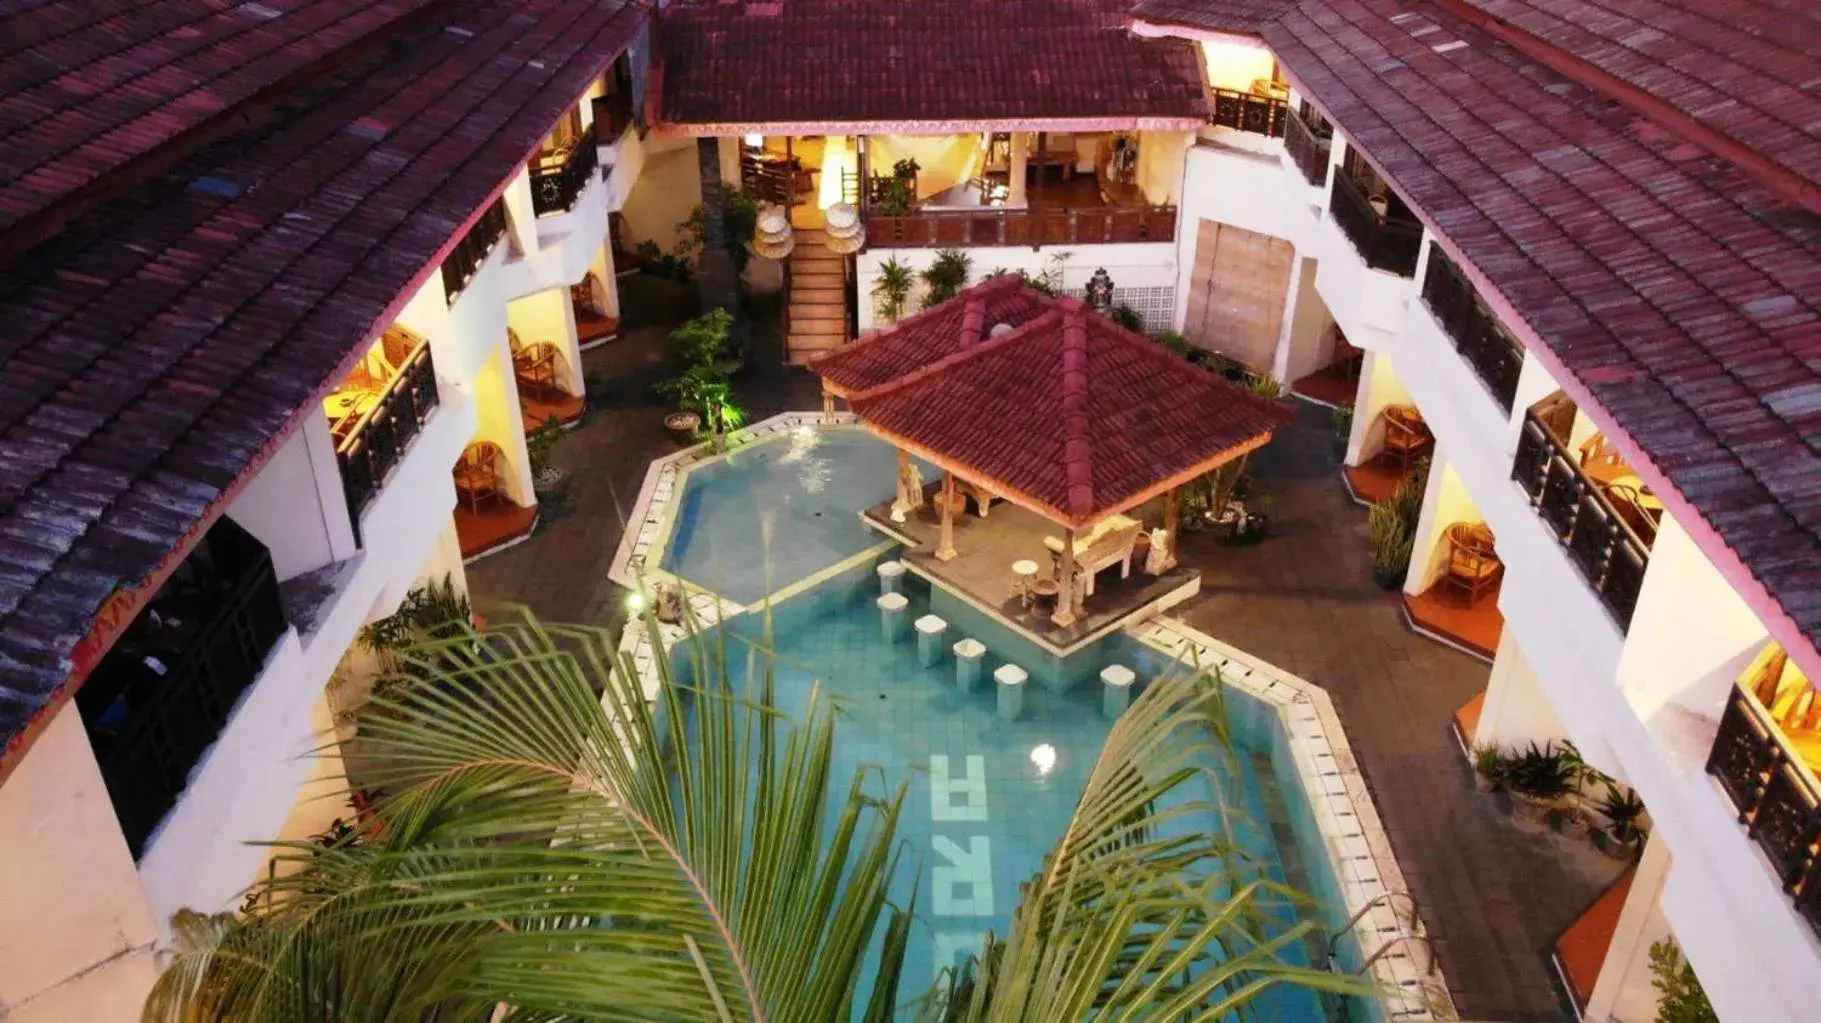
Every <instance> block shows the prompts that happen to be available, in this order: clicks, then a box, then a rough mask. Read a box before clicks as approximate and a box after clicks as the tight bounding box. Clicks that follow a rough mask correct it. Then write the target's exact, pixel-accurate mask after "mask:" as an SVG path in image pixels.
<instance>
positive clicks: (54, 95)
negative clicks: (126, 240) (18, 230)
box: [0, 0, 431, 232]
mask: <svg viewBox="0 0 1821 1023" xmlns="http://www.w3.org/2000/svg"><path fill="white" fill-rule="evenodd" d="M429 2H431V0H339V2H336V3H320V2H315V0H264V2H261V3H222V2H220V0H145V2H138V3H131V4H106V3H81V2H77V0H46V2H43V3H36V4H32V3H8V4H3V5H0V7H3V8H4V14H0V19H3V20H4V24H5V26H6V31H4V32H0V232H3V231H5V230H7V229H8V228H10V227H12V226H14V225H15V224H16V223H18V222H19V221H20V220H21V219H22V218H26V217H30V216H32V215H34V214H38V213H41V212H43V211H45V210H46V208H47V207H50V206H52V205H53V204H55V203H57V202H59V201H61V200H64V199H67V198H69V197H70V196H71V195H72V194H73V193H76V192H78V191H79V190H81V189H83V188H85V187H88V186H91V185H94V184H95V183H96V181H97V180H98V179H101V178H102V177H103V176H104V175H107V174H110V173H111V172H113V171H115V170H117V169H119V168H121V167H123V166H127V167H128V168H129V169H132V168H131V165H132V164H133V162H134V161H136V160H139V159H141V158H143V157H144V156H146V154H147V153H149V152H151V151H152V150H154V149H156V148H157V147H159V146H161V145H163V144H165V143H167V142H169V141H170V140H171V139H173V138H174V137H176V136H177V135H179V134H181V133H183V132H186V131H189V130H192V129H195V128H197V127H198V126H200V125H202V124H204V123H205V122H207V121H209V120H210V119H211V118H216V117H218V116H220V115H222V114H224V113H225V112H227V111H229V110H230V109H232V108H233V107H235V106H236V105H237V104H239V103H241V102H243V101H245V100H247V99H249V98H251V97H253V96H254V95H255V94H256V93H258V92H259V91H260V90H262V89H266V88H268V87H271V86H272V85H273V84H274V83H277V82H279V81H280V80H281V79H284V78H285V77H287V76H289V75H293V74H297V73H298V72H300V71H303V70H304V69H306V68H308V67H310V66H311V65H313V64H314V63H316V62H317V61H320V60H322V59H323V58H324V57H325V56H328V55H330V54H334V53H336V52H338V51H341V50H342V49H343V48H344V47H348V46H350V45H351V44H357V43H359V42H361V41H362V40H364V39H366V38H368V37H370V36H372V35H374V34H376V33H377V32H378V30H380V29H382V28H383V27H385V26H387V25H388V23H391V22H393V21H395V20H397V19H399V18H401V17H402V16H403V15H405V14H407V13H409V12H410V11H412V10H413V9H416V8H419V7H422V6H424V5H425V4H427V3H429Z"/></svg>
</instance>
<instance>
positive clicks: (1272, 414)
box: [816, 285, 1292, 528]
mask: <svg viewBox="0 0 1821 1023" xmlns="http://www.w3.org/2000/svg"><path fill="white" fill-rule="evenodd" d="M987 287H989V288H992V289H993V290H990V291H987V297H984V298H983V297H982V295H981V292H982V291H983V290H984V289H982V288H976V289H972V291H971V292H970V293H964V294H963V295H959V296H957V297H956V298H954V299H951V300H950V301H949V302H947V303H944V305H945V306H954V305H959V306H961V307H962V308H963V309H969V310H971V308H972V307H973V305H974V304H975V303H981V304H983V305H991V304H993V303H994V302H995V301H1003V302H1008V303H1009V302H1010V301H1011V296H1012V295H1019V296H1022V299H1023V301H1024V302H1025V303H1027V304H1028V305H1029V306H1031V307H1035V308H1040V309H1041V310H1042V311H1041V313H1040V314H1039V315H1037V316H1036V317H1034V318H1030V319H1027V320H1026V321H1025V322H1024V323H1023V324H1022V325H1021V326H1017V327H1016V328H1015V329H1014V330H1011V331H1009V332H1002V333H1001V335H1000V336H999V337H991V336H988V337H987V338H986V339H985V340H980V341H976V342H973V343H966V342H963V341H957V340H956V339H954V338H947V339H931V338H930V332H931V331H930V328H929V326H928V324H929V323H931V322H935V321H937V320H938V319H939V318H940V317H939V316H931V317H930V318H929V319H928V320H925V321H924V322H923V323H917V322H914V321H907V323H906V324H905V328H906V336H905V337H902V338H898V339H896V341H895V342H894V341H893V339H892V335H893V334H897V333H898V330H896V329H895V330H893V331H889V332H887V333H886V334H882V335H880V336H879V337H877V338H873V339H870V340H869V341H867V342H863V343H862V344H860V345H855V346H853V349H854V350H859V349H860V348H862V347H863V346H865V345H870V346H874V351H875V352H886V351H890V352H894V353H896V356H897V357H899V358H901V359H902V360H903V361H904V362H905V363H906V364H909V363H910V362H912V361H914V353H913V352H912V350H911V349H913V347H914V345H915V343H916V342H915V340H914V339H916V338H923V339H924V343H925V344H926V345H928V346H929V350H931V351H934V352H940V353H941V354H939V355H938V356H937V357H936V358H933V359H928V360H926V361H925V362H924V364H923V365H921V366H920V367H919V368H915V369H912V370H910V371H909V372H907V373H904V374H902V375H899V376H897V377H895V378H893V379H891V380H889V381H887V382H885V383H882V384H878V385H876V386H874V387H872V388H871V389H869V390H865V391H861V392H858V393H853V394H851V395H850V397H849V399H848V400H849V403H850V404H851V405H852V407H853V409H854V412H855V413H856V414H858V415H859V417H860V418H861V419H862V420H863V421H865V423H866V424H867V425H868V426H869V427H871V428H872V429H873V430H874V431H875V432H877V433H879V434H881V435H882V436H884V437H886V438H887V439H889V440H891V441H893V442H894V443H896V444H898V445H899V446H901V447H903V448H906V449H907V450H909V451H911V452H913V453H915V454H917V455H919V456H921V457H923V458H925V459H926V460H928V461H930V462H932V463H934V464H935V465H937V466H940V467H941V468H943V469H946V470H948V471H951V472H954V473H956V474H958V475H960V476H961V477H963V478H966V479H969V480H973V481H976V482H978V483H981V484H984V485H986V486H987V487H988V488H990V489H992V490H994V491H995V492H997V493H999V494H1001V495H1002V496H1004V497H1005V498H1006V499H1007V500H1010V501H1012V502H1013V503H1015V504H1019V505H1023V506H1025V507H1027V508H1030V509H1031V510H1032V511H1035V512H1038V513H1039V514H1042V515H1044V516H1046V517H1048V518H1051V519H1054V520H1055V521H1057V522H1060V523H1063V524H1065V525H1068V526H1070V527H1073V528H1082V527H1085V526H1088V525H1090V524H1092V523H1094V522H1096V521H1099V520H1100V519H1103V518H1106V517H1107V516H1109V515H1112V514H1115V513H1117V512H1121V511H1125V510H1128V509H1130V508H1133V507H1135V506H1137V505H1139V504H1142V503H1144V502H1145V501H1148V500H1150V499H1151V498H1152V497H1155V496H1157V495H1159V494H1161V493H1164V492H1165V491H1167V490H1169V489H1170V488H1172V487H1175V486H1179V485H1181V484H1183V483H1186V482H1188V481H1189V480H1192V479H1194V478H1195V477H1197V476H1200V475H1201V474H1203V473H1206V472H1208V471H1210V470H1212V469H1215V468H1218V467H1219V466H1221V465H1222V464H1224V463H1226V462H1228V461H1230V460H1232V459H1234V458H1237V457H1239V456H1240V455H1242V454H1245V453H1246V452H1248V451H1251V450H1253V449H1254V448H1257V447H1259V446H1261V445H1262V444H1264V443H1265V442H1266V441H1267V440H1269V439H1270V438H1271V434H1272V432H1273V431H1275V430H1276V429H1277V427H1278V426H1280V425H1282V424H1283V423H1284V422H1286V421H1288V420H1289V418H1290V416H1291V415H1292V413H1291V411H1290V409H1289V407H1288V406H1287V405H1285V404H1284V403H1282V402H1276V401H1272V400H1270V399H1267V398H1261V397H1259V396H1257V395H1255V394H1252V393H1251V392H1249V391H1246V390H1244V389H1242V388H1239V387H1235V386H1233V385H1232V384H1229V383H1227V382H1226V381H1225V380H1223V379H1221V378H1220V377H1219V376H1218V375H1217V374H1214V373H1211V372H1209V371H1207V370H1204V369H1202V368H1200V367H1198V366H1195V365H1193V364H1191V363H1189V362H1187V361H1186V360H1184V359H1181V358H1178V357H1177V356H1175V355H1173V354H1171V353H1170V352H1168V351H1166V350H1165V349H1163V348H1162V347H1161V346H1159V345H1158V344H1157V343H1156V342H1154V341H1152V340H1150V339H1149V338H1146V337H1144V336H1143V335H1141V334H1137V333H1134V332H1132V331H1129V330H1126V329H1124V328H1122V327H1120V326H1119V325H1117V324H1115V323H1114V322H1113V321H1111V320H1109V319H1107V318H1106V317H1105V316H1102V315H1100V314H1099V313H1097V312H1095V311H1093V310H1091V309H1089V308H1088V307H1087V306H1086V305H1085V304H1083V303H1082V302H1081V301H1080V300H1078V299H1072V298H1065V299H1052V298H1049V297H1047V296H1044V295H1042V294H1040V293H1038V292H1035V291H1033V290H1031V289H1029V288H1015V289H1014V290H1012V291H1010V292H1007V293H1001V292H1000V291H999V290H997V289H998V288H1003V287H1005V286H1004V285H997V286H992V285H989V286H987ZM942 312H943V310H942V308H941V307H938V308H937V309H933V310H931V313H932V314H940V313H942ZM966 319H967V320H971V319H972V318H971V317H968V318H966ZM985 322H986V323H987V324H991V323H992V320H991V319H990V318H988V319H987V320H986V321H985ZM972 326H973V325H972V323H971V322H970V323H969V327H972ZM985 330H986V331H987V332H989V334H990V331H991V326H990V325H989V326H987V327H985ZM962 332H963V333H966V334H968V335H969V336H970V337H976V336H978V335H977V334H975V333H974V331H973V330H972V329H968V328H965V327H964V328H963V330H962ZM826 362H828V363H832V362H834V358H833V357H832V356H831V357H829V358H828V359H827V360H826ZM816 369H817V371H818V372H824V371H825V363H818V364H817V365H816Z"/></svg>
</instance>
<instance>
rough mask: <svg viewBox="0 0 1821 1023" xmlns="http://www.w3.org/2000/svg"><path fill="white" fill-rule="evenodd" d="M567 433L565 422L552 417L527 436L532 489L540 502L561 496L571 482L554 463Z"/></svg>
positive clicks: (565, 473) (527, 453)
mask: <svg viewBox="0 0 1821 1023" xmlns="http://www.w3.org/2000/svg"><path fill="white" fill-rule="evenodd" d="M566 432H567V431H566V430H565V429H564V427H563V421H562V420H561V419H558V418H557V417H556V416H551V417H549V418H548V419H545V420H544V422H543V425H541V426H539V427H538V428H537V429H535V430H533V431H531V432H530V433H529V434H527V435H526V436H525V454H526V455H527V456H528V457H529V458H530V459H531V489H532V490H533V491H535V492H536V493H537V496H538V499H539V500H543V499H545V498H550V497H555V496H557V495H558V494H561V493H562V492H563V487H564V485H565V484H567V483H568V482H569V473H568V472H566V471H564V470H563V469H562V468H561V467H560V466H558V465H557V464H556V463H555V462H554V461H552V458H553V456H555V454H556V445H557V442H558V441H560V440H562V439H563V435H564V434H565V433H566Z"/></svg>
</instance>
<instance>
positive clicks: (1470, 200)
mask: <svg viewBox="0 0 1821 1023" xmlns="http://www.w3.org/2000/svg"><path fill="white" fill-rule="evenodd" d="M1732 6H1736V5H1732ZM1601 9H1602V10H1603V9H1604V8H1601ZM1596 15H1597V12H1596V11H1594V10H1593V9H1592V6H1591V5H1590V6H1589V8H1588V14H1587V18H1586V20H1587V21H1589V22H1598V21H1599V19H1598V17H1597V16H1596ZM1264 38H1265V41H1266V43H1267V44H1268V45H1270V46H1271V48H1272V49H1273V50H1274V51H1275V52H1276V53H1277V54H1278V57H1279V59H1280V60H1282V61H1283V62H1284V63H1285V64H1286V65H1287V67H1288V70H1289V72H1290V74H1291V76H1292V78H1293V79H1294V81H1295V82H1296V83H1297V85H1298V86H1299V88H1300V89H1302V90H1303V91H1304V92H1305V93H1308V94H1311V95H1312V96H1313V97H1314V100H1315V102H1316V103H1317V104H1318V105H1319V106H1321V107H1322V108H1323V111H1324V112H1325V113H1326V114H1328V115H1329V116H1330V118H1331V119H1332V120H1334V121H1335V122H1336V123H1337V124H1338V125H1339V126H1340V127H1341V129H1342V130H1343V131H1344V132H1345V134H1346V136H1347V139H1348V141H1349V142H1350V143H1356V144H1357V145H1358V147H1359V148H1360V149H1361V150H1362V151H1363V152H1364V153H1365V154H1366V155H1367V156H1368V157H1369V158H1370V159H1371V161H1372V162H1373V163H1375V164H1377V165H1378V166H1379V168H1380V169H1381V170H1382V171H1385V172H1387V174H1388V176H1389V178H1390V179H1391V180H1392V182H1393V183H1394V186H1395V187H1396V188H1397V189H1398V191H1399V192H1400V193H1402V195H1403V197H1404V198H1405V199H1406V200H1408V201H1409V203H1410V205H1411V206H1412V207H1413V208H1415V209H1416V210H1417V211H1418V212H1419V213H1420V214H1421V215H1422V216H1423V217H1424V219H1425V220H1427V222H1428V223H1429V224H1430V225H1431V226H1432V227H1433V228H1435V229H1437V230H1438V231H1439V232H1440V233H1441V234H1442V235H1443V236H1445V238H1446V240H1447V242H1448V243H1449V245H1450V247H1451V248H1452V249H1453V250H1454V253H1455V254H1456V255H1457V256H1464V257H1465V264H1466V265H1467V267H1468V269H1469V271H1470V273H1471V274H1473V275H1475V276H1476V279H1477V283H1478V284H1479V285H1480V286H1481V288H1482V290H1484V291H1485V292H1486V293H1487V295H1488V298H1489V300H1491V301H1493V302H1494V303H1495V305H1498V306H1502V307H1503V308H1504V309H1505V310H1506V311H1507V313H1509V314H1515V315H1513V316H1510V317H1509V318H1510V319H1512V321H1513V322H1514V324H1521V325H1524V326H1527V327H1528V328H1529V333H1530V335H1531V336H1532V337H1534V338H1537V339H1540V342H1541V344H1542V346H1543V347H1542V348H1541V349H1540V350H1539V352H1538V354H1539V355H1540V356H1541V357H1543V358H1544V360H1545V362H1546V363H1548V364H1550V365H1551V367H1552V369H1553V370H1554V371H1555V372H1557V373H1558V375H1562V374H1565V377H1566V381H1565V385H1566V386H1568V387H1569V389H1570V390H1571V392H1572V393H1574V394H1575V395H1576V396H1577V398H1579V399H1580V400H1581V401H1582V402H1583V403H1586V402H1587V401H1588V400H1589V399H1591V402H1592V404H1593V405H1594V406H1596V407H1595V409H1594V412H1595V415H1596V418H1597V417H1599V416H1600V415H1602V414H1604V415H1605V416H1607V417H1608V418H1609V419H1610V421H1611V423H1612V424H1613V425H1616V426H1617V428H1618V430H1619V431H1620V434H1621V437H1620V440H1621V442H1623V440H1624V438H1626V437H1628V438H1630V440H1631V442H1632V443H1634V444H1635V445H1636V447H1637V449H1638V451H1637V454H1639V455H1641V456H1642V462H1643V464H1641V465H1639V469H1640V471H1641V472H1642V473H1643V474H1644V475H1645V479H1646V480H1647V481H1651V482H1653V483H1657V484H1667V486H1663V485H1658V487H1657V489H1659V490H1660V491H1665V494H1664V497H1665V501H1666V503H1668V504H1669V505H1670V507H1671V509H1672V511H1675V512H1676V513H1677V516H1678V518H1679V519H1681V520H1682V521H1684V522H1686V523H1690V524H1691V525H1690V528H1691V531H1692V532H1694V534H1695V536H1696V539H1697V540H1698V541H1701V542H1702V545H1703V547H1704V548H1705V549H1707V553H1708V556H1709V557H1711V558H1713V559H1714V560H1715V563H1716V564H1718V565H1720V567H1721V568H1722V570H1723V571H1727V572H1728V574H1729V575H1730V576H1731V577H1732V578H1733V579H1734V581H1735V585H1740V586H1744V587H1747V588H1749V586H1750V585H1751V581H1752V580H1753V579H1755V580H1756V583H1757V584H1758V585H1761V586H1762V587H1763V588H1764V591H1765V592H1766V593H1767V594H1768V595H1769V596H1770V597H1771V598H1772V599H1773V600H1774V601H1775V602H1776V603H1777V604H1778V605H1780V606H1781V607H1782V609H1783V611H1784V612H1786V613H1787V614H1788V616H1789V621H1790V624H1791V625H1793V626H1794V630H1793V631H1794V632H1795V633H1799V635H1793V634H1792V631H1791V630H1787V629H1784V628H1783V627H1782V626H1780V625H1779V624H1778V623H1777V622H1775V621H1773V622H1771V628H1772V631H1773V633H1774V634H1777V635H1778V636H1779V638H1781V639H1783V640H1784V642H1785V644H1786V645H1790V644H1792V643H1795V642H1796V641H1797V640H1799V639H1803V638H1806V640H1807V641H1808V643H1809V645H1810V646H1811V647H1812V646H1814V645H1815V644H1816V641H1817V640H1821V569H1817V566H1821V217H1817V216H1816V215H1815V214H1813V213H1810V212H1808V211H1806V210H1803V209H1800V208H1798V207H1795V206H1791V205H1788V204H1787V203H1784V202H1780V201H1778V199H1777V198H1775V197H1774V196H1773V195H1772V194H1770V193H1769V192H1768V191H1766V189H1765V188H1764V187H1762V186H1761V185H1760V184H1759V182H1758V180H1757V179H1755V178H1754V177H1752V176H1749V175H1747V174H1746V173H1744V172H1743V171H1741V170H1740V169H1739V168H1736V167H1733V166H1730V165H1728V164H1726V163H1725V162H1723V161H1721V160H1718V159H1715V158H1713V157H1711V156H1709V155H1707V154H1705V153H1703V152H1702V151H1701V150H1699V149H1697V148H1695V147H1693V146H1691V145H1688V144H1687V143H1686V142H1684V141H1683V140H1681V139H1679V138H1677V137H1675V136H1674V135H1672V134H1671V133H1670V132H1668V131H1667V130H1665V129H1664V128H1663V127H1662V126H1661V125H1659V124H1656V123H1653V122H1650V121H1648V120H1646V119H1644V118H1642V117H1640V116H1639V115H1638V114H1637V113H1635V112H1634V110H1633V109H1631V108H1628V107H1626V106H1624V105H1621V104H1619V103H1617V102H1615V101H1613V100H1611V99H1608V98H1604V97H1602V96H1600V95H1597V94H1595V93H1594V92H1592V91H1591V90H1590V89H1589V88H1587V87H1585V86H1583V85H1580V84H1577V83H1576V82H1574V81H1571V80H1569V79H1568V78H1565V77H1563V76H1562V75H1560V74H1558V73H1555V72H1554V71H1552V70H1550V69H1548V68H1546V67H1543V66H1540V65H1538V64H1537V63H1536V62H1535V61H1533V60H1531V59H1529V58H1527V57H1526V56H1525V54H1524V53H1522V52H1519V51H1518V50H1516V49H1514V48H1513V47H1512V46H1510V45H1507V44H1505V43H1502V42H1500V41H1498V40H1497V39H1495V38H1493V37H1491V36H1489V35H1488V34H1487V33H1486V32H1483V31H1480V30H1478V29H1476V28H1474V27H1472V26H1470V25H1469V24H1467V23H1466V22H1464V21H1462V20H1461V19H1460V18H1457V17H1454V16H1452V15H1451V14H1449V13H1448V10H1447V9H1446V8H1445V7H1444V6H1442V5H1437V4H1434V3H1421V2H1418V3H1409V2H1402V3H1400V2H1397V0H1309V2H1306V3H1304V4H1303V5H1302V6H1300V7H1299V8H1298V9H1296V10H1295V11H1293V12H1291V13H1290V14H1287V15H1285V16H1284V17H1283V18H1282V19H1281V20H1279V21H1278V22H1276V23H1274V24H1272V25H1268V26H1266V27H1265V29H1264ZM1602 410H1603V412H1602ZM1702 523H1705V524H1706V525H1705V526H1703V525H1702ZM1704 529H1710V530H1711V535H1712V536H1713V537H1714V538H1715V539H1717V541H1718V542H1709V541H1707V540H1705V539H1703V532H1702V531H1703V530H1704ZM1729 565H1731V566H1734V568H1729ZM1735 569H1738V570H1735ZM1747 573H1749V575H1748V574H1747Z"/></svg>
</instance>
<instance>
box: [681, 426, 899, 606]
mask: <svg viewBox="0 0 1821 1023" xmlns="http://www.w3.org/2000/svg"><path fill="white" fill-rule="evenodd" d="M897 465H898V463H897V455H896V453H895V452H894V451H893V449H892V447H891V445H889V444H886V443H885V442H884V441H881V440H879V439H878V438H876V437H874V436H873V435H871V434H869V433H866V432H865V431H862V430H855V429H836V430H811V429H802V430H797V431H794V432H792V433H790V434H789V435H787V436H785V437H781V438H779V439H776V440H770V441H765V442H763V443H759V444H754V445H751V446H749V447H745V448H740V449H738V450H735V451H734V452H732V453H731V454H729V455H727V456H726V457H725V458H723V459H722V460H720V461H718V462H713V463H709V464H707V465H701V466H697V467H696V468H694V469H691V470H690V472H689V476H688V478H687V479H686V480H685V481H684V485H683V492H682V496H681V500H680V501H679V502H678V505H677V508H676V514H675V519H674V522H673V524H672V526H671V530H670V541H669V543H668V545H667V546H666V547H665V548H664V556H663V560H662V561H661V562H660V567H662V568H663V569H664V570H665V571H666V572H669V573H671V574H672V575H675V576H678V577H680V578H682V579H684V580H686V581H688V582H691V583H694V584H695V585H697V586H700V587H702V588H704V589H707V590H710V591H712V592H715V593H719V594H721V595H722V596H724V597H726V598H727V599H729V600H732V601H735V602H737V603H740V604H756V603H758V602H759V601H760V600H761V599H762V598H764V597H765V596H766V595H767V594H770V593H776V592H777V591H779V590H781V589H783V588H785V587H787V586H789V585H790V584H792V583H795V582H799V581H801V580H803V579H807V578H808V577H810V576H811V575H813V574H815V573H816V572H819V571H822V570H823V569H826V568H829V567H831V566H833V565H835V564H838V563H839V562H841V561H842V560H844V559H846V558H851V557H853V556H855V555H857V554H860V553H861V552H863V551H865V550H866V549H867V548H869V547H873V546H877V545H879V544H880V543H881V542H882V540H883V538H881V537H880V536H879V535H878V534H876V533H871V532H869V531H868V530H867V529H866V527H865V526H863V525H861V523H860V517H859V512H860V511H861V510H862V509H864V508H868V507H871V506H872V505H875V504H878V503H879V502H880V501H887V500H890V499H891V497H892V492H893V490H894V487H895V479H896V475H897ZM927 475H928V478H932V479H933V478H934V475H933V473H930V474H927Z"/></svg>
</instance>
